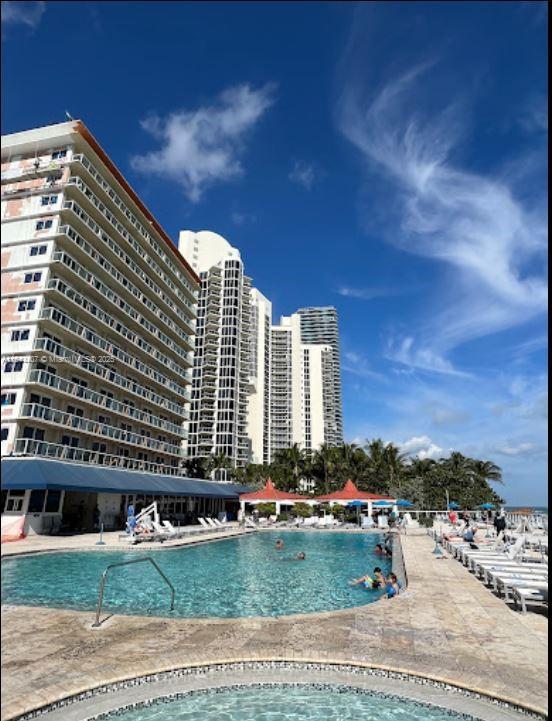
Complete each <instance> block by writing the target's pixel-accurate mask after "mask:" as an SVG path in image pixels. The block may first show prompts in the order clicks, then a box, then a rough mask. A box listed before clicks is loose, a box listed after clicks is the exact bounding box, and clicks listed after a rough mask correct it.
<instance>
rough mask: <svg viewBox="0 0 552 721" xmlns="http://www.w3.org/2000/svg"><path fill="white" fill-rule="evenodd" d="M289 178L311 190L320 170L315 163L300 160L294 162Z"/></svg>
mask: <svg viewBox="0 0 552 721" xmlns="http://www.w3.org/2000/svg"><path fill="white" fill-rule="evenodd" d="M288 178H289V179H290V180H291V182H292V183H295V184H296V185H300V186H301V187H302V188H304V189H305V190H310V189H311V188H312V186H313V185H314V183H315V182H316V180H317V179H318V172H317V171H316V169H315V167H314V165H312V164H310V163H306V162H304V161H302V160H298V161H296V162H295V163H294V164H293V168H292V169H291V172H290V174H289V175H288Z"/></svg>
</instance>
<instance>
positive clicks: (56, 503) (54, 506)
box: [44, 491, 61, 513]
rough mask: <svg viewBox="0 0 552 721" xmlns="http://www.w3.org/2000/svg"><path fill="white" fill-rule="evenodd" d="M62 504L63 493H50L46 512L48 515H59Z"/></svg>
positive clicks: (47, 498) (47, 497)
mask: <svg viewBox="0 0 552 721" xmlns="http://www.w3.org/2000/svg"><path fill="white" fill-rule="evenodd" d="M60 503H61V491H48V495H47V496H46V506H45V508H44V510H45V511H46V513H58V512H59V511H61V509H60Z"/></svg>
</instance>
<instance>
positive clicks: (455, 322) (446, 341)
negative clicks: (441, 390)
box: [338, 63, 547, 373]
mask: <svg viewBox="0 0 552 721" xmlns="http://www.w3.org/2000/svg"><path fill="white" fill-rule="evenodd" d="M433 65H434V64H433V63H424V64H420V65H418V66H416V67H414V68H413V69H412V70H410V71H409V72H407V73H405V74H403V75H400V76H398V77H396V78H394V79H393V80H391V81H389V82H387V83H386V84H384V85H383V86H382V87H379V88H378V89H370V92H369V93H368V95H366V94H365V93H364V92H363V91H362V90H361V89H360V88H359V86H358V85H355V84H352V83H350V84H349V85H346V86H345V91H344V93H343V95H342V97H341V99H340V102H339V110H338V122H339V127H340V129H341V131H342V132H343V134H344V135H345V136H346V137H347V138H348V139H349V140H350V142H351V143H352V144H353V145H354V146H355V147H356V148H358V150H360V151H361V153H362V157H363V158H364V160H365V161H366V163H367V164H368V167H369V168H370V170H372V171H373V170H377V171H379V172H380V173H382V174H383V176H384V177H385V179H386V181H388V182H389V183H390V184H391V187H392V190H393V198H394V200H395V201H396V203H397V205H398V209H397V208H395V207H392V215H390V217H389V229H390V232H389V240H390V242H392V243H395V244H397V245H399V246H400V247H401V248H402V249H404V250H406V251H408V252H411V253H414V254H417V255H420V256H424V257H427V258H431V259H434V260H436V261H440V262H443V263H444V264H445V266H444V267H445V269H446V267H447V266H448V268H449V269H451V270H453V271H454V273H453V274H449V275H448V276H447V287H446V289H445V290H444V291H443V294H442V298H441V299H440V304H439V307H438V308H435V309H432V310H433V312H432V314H431V316H429V317H428V318H426V319H425V321H424V322H423V323H422V325H421V326H420V327H419V328H418V329H417V330H416V331H415V332H411V333H409V335H408V336H407V337H400V336H399V337H394V338H391V339H390V341H389V347H388V349H387V352H388V356H389V357H390V358H393V359H395V360H397V361H399V362H401V363H404V364H406V365H410V366H413V367H417V368H420V369H423V370H427V371H435V372H439V373H456V372H457V371H456V369H455V368H454V367H453V365H452V363H451V361H450V360H449V359H448V358H447V355H448V354H449V353H450V352H451V351H452V350H453V349H455V348H456V347H458V346H459V345H461V344H463V343H465V342H467V341H469V340H472V339H475V338H479V337H483V336H485V335H488V334H491V333H494V332H497V331H500V330H504V329H507V328H510V327H513V326H516V325H518V324H521V323H524V322H526V321H528V320H530V319H532V318H533V317H535V316H537V315H538V314H541V313H544V312H545V309H546V303H547V287H546V281H545V278H544V273H543V272H540V271H535V270H534V268H535V267H538V265H539V264H543V263H544V258H545V249H546V238H547V229H546V218H545V217H543V215H542V214H539V213H538V212H535V211H534V209H533V208H531V207H527V206H526V205H524V204H523V203H522V202H521V201H520V200H518V199H516V197H514V194H513V191H512V189H511V188H510V187H509V185H508V184H507V182H506V181H505V180H504V179H502V178H499V177H485V176H483V175H482V174H478V173H474V172H469V171H467V170H463V169H462V168H460V167H457V166H456V165H455V163H454V162H453V161H452V159H451V158H452V154H453V151H455V149H456V146H457V144H458V142H459V139H460V137H461V135H462V113H461V111H460V107H459V105H458V104H454V103H451V104H449V105H448V107H446V108H445V109H443V110H442V111H441V112H439V111H435V110H433V111H432V112H431V113H429V112H428V114H427V117H424V116H423V115H422V114H421V113H420V110H419V105H420V103H419V93H418V91H419V90H420V86H423V85H424V84H425V85H426V86H427V84H428V83H429V82H430V79H429V78H428V75H429V74H430V73H431V71H432V66H433ZM430 117H431V119H430ZM391 203H392V201H390V203H389V204H390V206H391ZM397 217H398V222H393V221H394V219H396V218H397ZM543 267H544V265H543Z"/></svg>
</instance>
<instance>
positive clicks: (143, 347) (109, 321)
mask: <svg viewBox="0 0 552 721" xmlns="http://www.w3.org/2000/svg"><path fill="white" fill-rule="evenodd" d="M46 288H47V289H48V290H53V291H55V292H57V293H60V294H61V295H62V296H63V297H64V298H66V299H67V300H68V301H70V303H73V304H75V305H77V306H78V307H79V308H82V309H84V310H85V311H87V312H88V314H89V316H90V319H91V320H94V321H97V322H98V324H99V325H100V327H102V331H103V332H105V328H104V327H103V326H107V327H108V328H111V329H112V330H114V331H115V332H116V333H118V334H119V335H120V336H122V337H123V338H124V339H125V341H128V342H130V343H132V344H133V345H134V346H136V348H138V349H139V350H140V351H141V352H142V353H144V355H145V356H146V357H147V358H155V360H157V361H159V363H160V364H161V365H162V366H164V367H165V368H168V369H170V370H171V371H172V372H173V373H174V374H175V375H176V376H177V377H178V378H179V379H185V381H186V382H188V381H189V378H188V375H187V372H186V370H185V369H184V368H182V367H181V366H179V365H178V364H177V363H175V362H174V361H173V360H171V359H170V358H167V356H166V355H164V354H163V353H161V352H160V351H159V350H157V348H155V347H154V346H152V345H151V344H150V343H148V342H147V341H145V340H144V339H143V337H142V336H141V335H139V334H138V333H135V332H133V331H131V330H130V329H129V328H127V326H125V325H123V323H121V322H120V321H119V320H117V319H115V318H114V317H113V316H112V315H110V314H109V313H106V312H105V311H103V310H101V308H98V306H97V305H96V304H95V303H93V302H92V301H90V300H89V299H88V298H87V297H86V296H84V295H82V294H81V293H79V292H78V291H77V290H75V289H74V288H73V287H71V286H70V285H67V283H65V281H63V280H61V278H51V279H50V280H49V281H48V284H47V286H46ZM76 315H78V314H76ZM128 357H130V356H128ZM161 385H163V386H164V385H165V383H164V382H162V383H161Z"/></svg>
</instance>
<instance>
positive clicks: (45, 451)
mask: <svg viewBox="0 0 552 721" xmlns="http://www.w3.org/2000/svg"><path fill="white" fill-rule="evenodd" d="M13 455H14V456H40V457H45V458H57V459H59V460H62V461H73V462H75V463H86V464H90V465H94V466H111V467H114V468H125V469H127V470H130V471H142V472H145V473H163V474H165V475H170V476H180V475H182V471H181V469H180V468H179V467H178V466H169V465H166V464H163V463H153V462H151V461H146V460H142V459H140V458H130V457H127V456H116V455H113V454H111V453H103V452H102V451H95V450H90V449H88V448H74V447H73V446H66V445H63V444H61V443H47V442H46V441H37V440H34V439H31V438H16V439H15V443H14V450H13Z"/></svg>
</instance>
